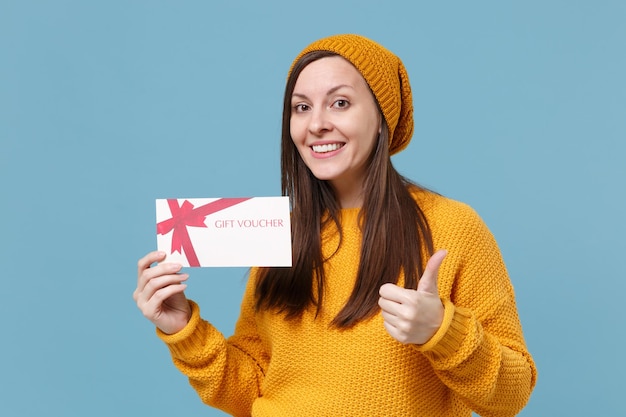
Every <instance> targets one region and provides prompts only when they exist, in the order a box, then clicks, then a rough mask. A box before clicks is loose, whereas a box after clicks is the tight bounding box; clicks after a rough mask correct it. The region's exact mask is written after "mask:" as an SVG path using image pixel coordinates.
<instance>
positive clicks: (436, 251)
mask: <svg viewBox="0 0 626 417" xmlns="http://www.w3.org/2000/svg"><path fill="white" fill-rule="evenodd" d="M284 100H285V101H284V110H283V132H282V160H281V161H282V162H281V164H282V190H283V193H284V194H285V195H288V196H289V197H290V199H291V204H292V236H293V237H292V239H293V267H291V268H253V269H252V270H251V272H250V278H249V282H248V285H247V288H246V291H245V294H244V298H243V301H242V306H241V315H240V317H239V320H238V322H237V325H236V328H235V332H234V335H233V336H231V337H229V338H225V337H224V336H222V334H221V333H219V331H218V330H216V329H215V328H214V327H213V326H212V325H211V324H210V323H208V322H206V321H204V320H203V319H201V318H200V313H199V307H198V306H197V305H196V304H195V303H194V302H192V301H190V300H188V299H187V298H186V297H185V295H184V289H185V284H184V281H185V280H186V279H187V278H188V276H187V274H182V273H180V269H181V266H180V265H174V264H167V263H161V264H158V265H156V266H151V265H152V264H154V263H155V262H159V261H162V260H163V259H164V257H165V254H163V253H159V252H152V253H150V254H148V255H146V256H145V257H144V258H142V259H141V260H140V261H139V264H138V267H139V268H138V269H139V270H138V285H137V289H136V291H135V293H134V298H135V301H136V302H137V305H138V306H139V308H140V309H141V310H142V312H143V314H144V315H145V316H146V317H147V318H148V319H150V320H151V321H152V322H153V323H154V324H155V325H156V327H157V332H158V335H159V337H160V338H161V339H162V340H163V341H164V342H165V343H166V344H167V345H168V347H169V349H170V352H171V354H172V358H173V360H174V363H175V364H176V366H177V367H178V368H179V369H180V370H181V372H183V373H184V374H185V375H187V376H188V377H189V381H190V383H191V385H192V386H193V387H194V388H195V389H196V390H197V392H198V394H199V395H200V397H201V398H202V400H203V401H205V402H206V403H207V404H210V405H212V406H214V407H218V408H221V409H222V410H225V411H226V412H228V413H230V414H232V415H236V416H250V415H252V416H271V417H280V416H298V415H303V416H359V417H362V416H424V417H435V416H450V417H452V416H454V417H459V416H470V415H471V412H472V411H474V412H476V413H478V414H480V415H483V416H513V415H515V414H517V413H518V412H519V410H521V409H522V408H523V407H524V405H525V404H526V402H527V401H528V399H529V396H530V393H531V391H532V389H533V387H534V384H535V380H536V370H535V366H534V363H533V360H532V358H531V356H530V354H529V353H528V351H527V348H526V345H525V342H524V338H523V334H522V329H521V325H520V322H519V318H518V314H517V309H516V305H515V298H514V293H513V288H512V286H511V283H510V281H509V278H508V275H507V271H506V269H505V265H504V263H503V261H502V257H501V255H500V252H499V249H498V247H497V244H496V242H495V240H494V238H493V236H492V234H491V233H490V232H489V230H488V228H487V227H486V226H485V224H484V223H483V221H482V220H481V219H480V217H479V216H478V215H477V214H476V213H475V212H474V211H473V210H472V209H471V208H470V207H468V206H467V205H465V204H462V203H459V202H456V201H453V200H450V199H447V198H444V197H442V196H440V195H438V194H435V193H433V192H430V191H428V190H425V189H422V188H420V187H419V186H417V185H415V184H413V183H411V182H410V181H408V180H407V179H405V178H403V177H402V176H400V175H399V174H398V172H397V171H396V170H395V169H394V168H393V166H392V164H391V160H390V155H392V154H394V153H396V152H399V151H400V150H402V149H404V148H405V147H406V146H407V145H408V143H409V141H410V139H411V136H412V133H413V106H412V96H411V89H410V86H409V79H408V76H407V73H406V70H405V68H404V66H403V64H402V62H401V61H400V59H399V58H398V57H396V56H395V55H394V54H393V53H391V52H390V51H388V50H387V49H385V48H384V47H382V46H381V45H379V44H377V43H375V42H373V41H371V40H369V39H366V38H364V37H361V36H357V35H337V36H331V37H329V38H325V39H321V40H318V41H316V42H314V43H312V44H311V45H309V46H308V47H307V48H305V49H304V50H303V51H302V52H301V53H300V55H299V56H298V57H297V58H296V60H295V61H294V64H293V66H292V68H291V69H290V72H289V78H288V80H287V86H286V91H285V99H284Z"/></svg>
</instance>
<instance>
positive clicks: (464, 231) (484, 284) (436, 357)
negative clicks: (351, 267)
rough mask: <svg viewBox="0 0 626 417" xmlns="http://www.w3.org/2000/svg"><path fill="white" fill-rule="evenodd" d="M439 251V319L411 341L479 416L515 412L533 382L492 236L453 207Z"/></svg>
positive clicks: (481, 224) (437, 241) (499, 416)
mask: <svg viewBox="0 0 626 417" xmlns="http://www.w3.org/2000/svg"><path fill="white" fill-rule="evenodd" d="M448 214H451V216H449V217H448V216H446V217H448V219H450V218H452V219H454V220H452V221H451V223H450V222H448V221H446V222H443V223H442V224H441V226H442V225H443V224H446V225H445V226H443V229H441V228H440V229H441V230H442V232H441V233H439V234H440V235H442V236H443V237H442V238H437V236H435V245H437V247H438V248H445V249H448V256H447V258H446V259H445V260H444V264H443V265H442V267H441V268H440V271H439V292H440V296H441V298H442V301H443V302H444V307H445V313H444V321H443V324H442V326H441V327H440V329H439V331H438V332H437V333H436V334H435V335H434V336H433V337H432V338H431V340H429V341H428V342H426V344H424V345H421V346H417V347H416V349H418V350H419V351H421V352H422V353H423V354H424V355H425V356H426V357H427V358H428V359H429V360H430V362H431V364H432V366H433V368H434V370H435V372H436V373H437V375H438V376H439V378H440V379H441V381H443V383H445V384H446V385H447V386H448V387H449V388H450V389H451V390H452V391H453V392H454V393H455V394H456V395H457V396H458V397H459V398H460V399H461V400H462V401H464V402H465V403H466V404H467V405H468V406H469V407H470V408H472V410H474V411H475V412H477V413H478V414H480V415H481V416H483V417H506V416H514V415H516V414H517V413H518V412H519V411H520V410H521V409H522V408H523V407H524V406H525V405H526V403H527V401H528V399H529V398H530V393H531V391H532V389H533V387H534V385H535V381H536V368H535V364H534V362H533V360H532V357H531V356H530V354H529V352H528V350H527V348H526V344H525V341H524V337H523V334H522V328H521V324H520V321H519V317H518V313H517V307H516V303H515V296H514V292H513V287H512V285H511V282H510V280H509V277H508V273H507V271H506V268H505V266H504V262H503V260H502V257H501V254H500V250H499V248H498V246H497V244H496V241H495V239H494V237H493V235H492V234H491V232H490V231H489V230H488V228H487V226H486V225H485V224H484V222H483V221H482V220H481V219H480V218H479V216H478V215H477V214H476V213H475V212H474V211H473V210H472V209H471V208H469V207H468V206H466V205H463V204H461V203H457V204H455V205H454V209H453V210H452V213H448Z"/></svg>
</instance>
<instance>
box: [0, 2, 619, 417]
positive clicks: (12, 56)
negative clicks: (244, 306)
mask: <svg viewBox="0 0 626 417" xmlns="http://www.w3.org/2000/svg"><path fill="white" fill-rule="evenodd" d="M345 32H356V33H361V34H363V35H366V36H368V37H371V38H372V39H375V40H377V41H378V42H380V43H382V44H383V45H385V46H386V47H388V48H389V49H391V50H392V51H394V52H395V53H396V54H398V55H399V56H400V57H401V58H402V59H403V61H404V62H405V64H406V66H407V68H408V71H409V74H410V77H411V82H412V86H413V91H414V101H415V119H416V129H415V135H414V139H413V142H412V143H411V145H410V146H409V148H408V149H407V150H406V151H404V152H403V153H401V154H399V155H398V156H397V157H394V162H395V164H396V167H397V168H398V170H399V171H400V172H402V173H403V174H405V175H406V176H408V177H410V178H412V179H414V180H416V181H418V182H420V183H422V184H423V185H426V186H428V187H431V188H433V189H435V190H437V191H439V192H441V193H443V194H445V195H447V196H449V197H452V198H455V199H458V200H462V201H465V202H467V203H469V204H471V205H472V206H473V207H474V208H475V209H476V210H477V211H478V212H479V213H480V214H481V215H482V216H483V218H484V219H485V221H486V222H487V224H488V225H489V226H490V228H491V229H492V231H493V233H494V234H495V235H496V238H497V239H498V241H499V243H500V246H501V249H502V252H503V255H504V257H505V260H506V262H507V265H508V267H509V272H510V275H511V279H512V281H513V283H514V285H515V289H516V293H517V297H518V306H519V311H520V315H521V318H522V322H523V326H524V331H525V335H526V338H527V342H528V345H529V348H530V350H531V352H532V353H533V355H534V357H535V359H536V362H537V365H538V369H539V380H538V385H537V387H536V389H535V391H534V393H533V396H532V398H531V401H530V403H529V405H528V406H527V408H526V409H525V410H524V411H523V412H522V415H524V416H555V415H567V416H588V415H602V416H624V415H626V403H625V402H624V398H623V395H624V374H625V373H626V363H625V362H626V361H625V359H624V353H623V347H624V344H625V343H626V326H625V315H624V309H623V306H622V299H623V293H624V290H626V284H625V279H624V278H626V277H625V273H624V259H625V255H624V254H625V252H626V245H625V243H624V236H625V235H626V222H625V221H624V213H625V212H626V185H625V180H626V163H625V160H626V144H625V143H626V141H625V139H626V82H625V78H624V74H626V53H625V51H626V3H625V2H621V1H587V2H584V1H572V0H570V1H525V2H502V1H477V2H465V1H459V2H425V1H415V2H410V1H405V2H398V1H385V2H381V1H365V0H359V1H342V2H339V1H326V0H320V1H315V2H287V1H276V0H274V1H271V2H270V1H267V2H252V1H250V2H242V1H225V0H223V1H212V2H209V1H179V2H164V1H132V0H131V1H107V2H104V1H102V2H95V1H92V2H88V1H54V2H53V1H17V0H15V1H7V0H3V1H0V145H1V147H0V187H1V190H2V204H1V206H0V213H1V216H2V228H1V232H0V234H1V236H2V240H1V242H2V243H0V245H1V246H2V247H1V251H0V264H1V265H2V266H1V272H0V276H1V277H2V286H1V287H0V288H1V289H0V294H1V296H2V297H1V302H0V317H1V318H2V329H1V336H0V353H1V355H0V364H1V365H0V415H3V416H42V415H49V416H86V415H89V416H105V415H106V416H108V415H123V416H126V415H151V416H170V415H205V416H217V415H222V414H221V413H220V412H218V411H214V410H213V409H210V408H208V407H206V406H204V405H202V404H201V403H200V401H199V400H198V399H197V397H196V395H195V393H194V392H193V391H192V389H191V388H190V387H189V386H188V384H187V382H186V379H185V378H184V377H183V376H182V375H180V374H179V373H178V372H177V371H176V370H175V368H174V366H173V365H172V364H171V362H170V359H169V354H168V352H167V349H166V347H165V346H164V345H163V344H162V343H161V342H160V341H159V340H158V339H157V338H156V336H155V335H154V329H153V327H152V325H151V324H150V323H149V322H148V321H147V320H145V319H144V318H143V316H142V315H141V313H140V312H139V310H138V309H137V308H136V306H135V304H134V302H133V300H132V296H131V295H132V292H133V290H134V288H135V281H136V262H137V259H138V258H139V257H141V256H142V255H143V254H144V253H146V252H148V251H150V250H152V249H153V248H154V247H155V245H156V243H155V242H156V239H155V224H154V223H155V215H154V199H155V198H164V197H218V196H250V195H277V194H279V193H280V184H279V145H278V144H279V133H280V115H281V100H282V92H283V85H284V80H285V76H286V72H287V69H288V67H289V65H290V64H291V60H292V59H293V58H294V57H295V55H296V54H297V53H298V52H299V51H300V50H301V49H302V48H303V47H304V46H305V45H307V44H308V43H309V42H311V41H313V40H315V39H317V38H320V37H323V36H327V35H330V34H334V33H345ZM245 273H246V270H245V269H242V268H235V269H229V268H218V269H202V270H200V269H194V270H191V274H192V276H191V279H190V288H189V290H188V296H189V297H191V298H194V299H195V300H197V301H198V302H199V303H200V305H201V306H202V309H203V315H204V317H206V318H207V319H210V320H211V321H212V322H214V323H215V324H216V326H217V327H218V328H219V329H220V330H222V331H223V332H224V333H225V334H227V335H228V334H230V333H231V332H232V329H233V325H234V322H235V320H236V318H237V315H238V309H239V302H240V297H241V294H242V291H243V285H244V282H245Z"/></svg>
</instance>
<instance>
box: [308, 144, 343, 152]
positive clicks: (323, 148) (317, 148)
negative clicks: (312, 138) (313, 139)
mask: <svg viewBox="0 0 626 417" xmlns="http://www.w3.org/2000/svg"><path fill="white" fill-rule="evenodd" d="M342 146H343V144H341V143H329V144H326V145H313V146H312V148H313V152H316V153H326V152H332V151H336V150H337V149H339V148H341V147H342Z"/></svg>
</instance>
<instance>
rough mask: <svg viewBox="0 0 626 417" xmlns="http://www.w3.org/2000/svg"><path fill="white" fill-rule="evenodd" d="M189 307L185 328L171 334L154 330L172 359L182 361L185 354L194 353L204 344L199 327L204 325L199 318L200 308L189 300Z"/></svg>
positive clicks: (202, 332)
mask: <svg viewBox="0 0 626 417" xmlns="http://www.w3.org/2000/svg"><path fill="white" fill-rule="evenodd" d="M189 306H190V307H191V317H190V318H189V322H188V323H187V325H186V326H185V327H183V328H182V329H181V330H180V331H179V332H177V333H173V334H167V333H163V332H162V331H161V330H160V329H158V328H157V329H156V332H157V336H158V337H159V338H160V339H161V340H162V341H163V342H165V344H166V345H167V347H168V348H169V350H170V352H171V354H172V357H174V358H178V359H182V358H184V357H185V352H195V351H197V347H198V346H200V345H202V344H203V343H204V340H205V338H204V337H203V334H204V333H205V331H202V329H201V327H202V324H203V323H204V322H203V321H202V319H201V318H200V307H199V306H198V304H196V303H195V302H193V301H191V300H189Z"/></svg>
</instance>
